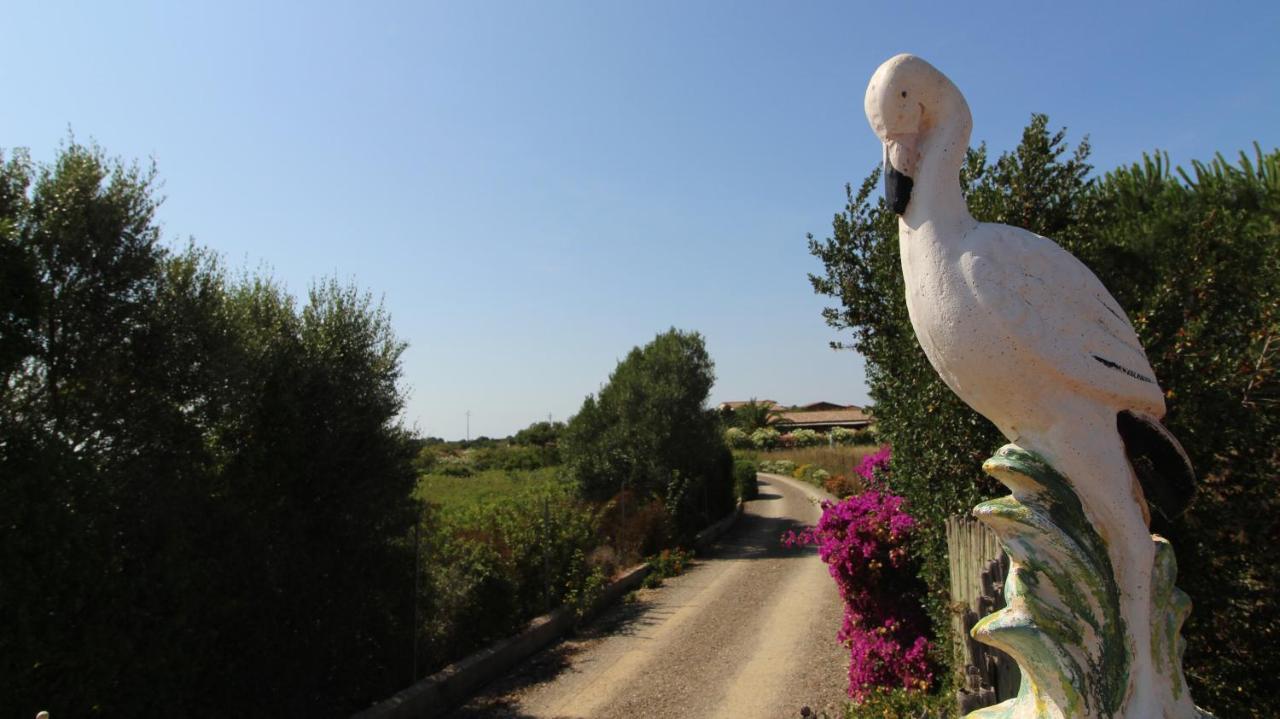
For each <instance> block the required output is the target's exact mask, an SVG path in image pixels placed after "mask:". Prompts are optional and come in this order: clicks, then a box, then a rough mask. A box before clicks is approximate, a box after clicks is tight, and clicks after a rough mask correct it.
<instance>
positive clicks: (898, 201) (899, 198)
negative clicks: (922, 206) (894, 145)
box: [884, 153, 915, 215]
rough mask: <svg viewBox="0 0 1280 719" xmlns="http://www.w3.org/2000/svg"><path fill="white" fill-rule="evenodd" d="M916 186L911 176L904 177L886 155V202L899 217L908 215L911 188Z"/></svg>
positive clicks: (886, 154)
mask: <svg viewBox="0 0 1280 719" xmlns="http://www.w3.org/2000/svg"><path fill="white" fill-rule="evenodd" d="M914 184H915V181H914V180H912V179H911V177H910V176H908V175H904V174H903V173H901V172H899V171H898V169H897V168H896V167H894V166H893V161H892V160H890V159H889V154H888V153H885V157H884V201H885V202H887V203H889V207H891V208H892V209H893V211H894V212H895V213H897V214H898V215H902V214H905V213H906V211H907V203H909V202H911V187H912V186H913V185H914Z"/></svg>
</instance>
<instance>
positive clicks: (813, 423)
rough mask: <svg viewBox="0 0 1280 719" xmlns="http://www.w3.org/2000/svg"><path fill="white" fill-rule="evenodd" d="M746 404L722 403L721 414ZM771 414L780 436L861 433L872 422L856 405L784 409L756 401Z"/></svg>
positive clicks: (819, 404)
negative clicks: (803, 431)
mask: <svg viewBox="0 0 1280 719" xmlns="http://www.w3.org/2000/svg"><path fill="white" fill-rule="evenodd" d="M745 404H747V402H738V401H734V402H721V403H720V405H719V409H720V411H721V412H732V411H734V410H736V409H738V408H739V407H742V406H743V405H745ZM756 404H763V405H766V406H768V407H770V408H771V409H773V410H774V416H775V417H776V418H777V419H776V424H775V425H774V426H776V427H777V428H778V430H779V431H781V432H789V431H791V430H793V429H812V430H814V431H817V432H827V431H829V430H831V429H834V428H836V427H844V428H845V429H864V428H866V427H868V426H870V425H871V423H872V422H874V421H875V420H874V419H873V418H872V417H871V415H870V414H868V413H867V411H866V410H864V409H863V408H861V407H859V406H857V405H856V404H836V403H835V402H812V403H810V404H806V405H799V406H794V407H783V406H782V405H780V404H778V403H777V402H774V401H773V400H771V399H761V400H756Z"/></svg>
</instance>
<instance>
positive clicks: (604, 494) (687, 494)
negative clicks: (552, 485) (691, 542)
mask: <svg viewBox="0 0 1280 719" xmlns="http://www.w3.org/2000/svg"><path fill="white" fill-rule="evenodd" d="M714 381H715V375H714V366H713V364H712V361H711V357H710V356H709V355H708V354H707V350H706V346H705V344H704V343H703V340H702V336H701V335H699V334H698V333H696V332H681V331H679V330H676V329H671V330H669V331H667V332H664V333H662V334H660V335H658V336H657V337H656V338H654V340H653V341H652V342H650V343H649V344H647V345H645V346H644V347H636V348H634V349H632V350H631V352H630V353H629V354H628V355H627V357H626V358H625V359H623V360H622V361H621V362H619V363H618V366H617V367H616V368H615V369H614V371H613V374H611V375H610V376H609V381H608V383H607V384H606V385H605V386H604V387H603V388H601V390H600V393H599V395H598V396H588V397H587V398H586V400H585V401H584V402H583V404H582V408H581V409H580V410H579V411H578V413H577V415H575V416H574V418H573V419H572V420H570V422H569V424H568V426H567V427H566V429H565V432H564V450H563V455H564V460H565V465H566V468H567V469H568V471H569V473H570V475H571V476H572V477H573V479H574V480H575V481H576V482H577V484H578V487H579V490H580V492H581V493H582V495H583V496H584V497H585V498H587V499H592V500H596V501H603V500H607V499H609V498H610V497H612V496H614V495H615V494H617V493H618V492H620V491H622V490H624V489H625V490H630V491H632V492H635V493H637V494H639V495H640V496H641V497H644V498H651V497H652V498H659V499H662V500H663V501H665V502H666V506H667V511H668V512H669V513H670V515H671V516H672V518H673V520H674V522H675V525H676V527H677V529H678V530H679V531H680V532H681V533H682V534H684V535H685V536H688V535H689V534H691V533H692V532H693V531H695V530H696V529H698V528H700V527H701V526H704V525H705V524H706V523H708V522H709V521H710V520H712V519H714V518H716V517H719V516H721V515H723V514H724V513H725V512H727V511H729V509H730V508H731V507H732V503H733V479H732V473H733V463H732V455H731V454H730V453H729V449H728V447H726V446H725V443H724V438H723V436H722V435H721V432H720V423H719V420H718V419H717V416H716V413H715V411H714V410H712V409H709V408H707V406H706V403H707V397H708V395H709V394H710V392H711V385H712V383H713V382H714Z"/></svg>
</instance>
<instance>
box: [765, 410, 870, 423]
mask: <svg viewBox="0 0 1280 719" xmlns="http://www.w3.org/2000/svg"><path fill="white" fill-rule="evenodd" d="M870 422H871V415H869V414H867V413H866V411H864V410H863V409H862V408H860V407H846V408H844V409H828V410H819V411H816V412H806V411H792V412H779V413H778V424H785V425H787V426H790V427H805V426H810V425H839V424H869V423H870Z"/></svg>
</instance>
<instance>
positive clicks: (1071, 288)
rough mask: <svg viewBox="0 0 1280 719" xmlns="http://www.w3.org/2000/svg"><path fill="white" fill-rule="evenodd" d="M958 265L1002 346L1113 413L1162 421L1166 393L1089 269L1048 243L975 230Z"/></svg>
mask: <svg viewBox="0 0 1280 719" xmlns="http://www.w3.org/2000/svg"><path fill="white" fill-rule="evenodd" d="M975 233H977V234H976V235H975V240H976V241H974V242H971V243H968V249H967V251H966V252H965V254H964V255H963V257H962V259H961V267H962V270H963V272H964V275H965V279H966V281H967V282H968V284H969V287H970V289H971V290H972V291H973V293H974V295H975V297H977V299H978V303H979V304H980V305H981V306H982V307H984V308H985V309H986V310H988V311H989V312H990V313H991V315H992V316H994V317H996V318H999V320H1000V321H1002V323H1003V325H1004V327H1003V329H1004V332H1003V333H1002V334H1004V335H1006V336H1007V337H1008V340H1009V341H1010V342H1011V343H1013V344H1014V345H1016V346H1017V347H1018V348H1019V349H1021V350H1022V351H1023V353H1024V356H1027V355H1029V359H1031V360H1032V361H1037V362H1039V363H1040V364H1041V365H1042V366H1044V367H1045V369H1048V370H1051V371H1054V372H1056V373H1058V374H1059V375H1060V376H1062V377H1063V378H1064V379H1066V380H1067V381H1069V382H1071V383H1073V384H1075V385H1077V387H1078V388H1079V389H1080V391H1082V392H1085V393H1088V394H1095V395H1096V394H1099V393H1101V394H1102V395H1103V396H1104V397H1106V398H1107V400H1108V401H1110V402H1114V403H1115V404H1116V409H1117V410H1121V409H1129V410H1136V411H1139V412H1144V413H1147V414H1149V415H1151V416H1152V417H1154V418H1157V419H1158V418H1160V417H1163V416H1164V410H1165V407H1164V394H1163V393H1162V392H1161V391H1160V386H1159V384H1157V383H1156V377H1155V372H1154V371H1152V369H1151V363H1150V362H1148V361H1147V355H1146V353H1145V352H1143V350H1142V345H1141V344H1140V343H1139V342H1138V336H1137V333H1136V332H1135V331H1134V329H1133V325H1132V324H1130V322H1129V319H1128V317H1126V316H1125V313H1124V310H1122V309H1120V306H1119V304H1118V303H1117V302H1116V301H1115V299H1114V298H1113V297H1112V296H1111V293H1109V292H1107V289H1106V288H1105V287H1103V286H1102V282H1100V281H1099V280H1098V278H1097V277H1096V276H1095V275H1094V274H1093V272H1091V271H1090V270H1089V268H1088V267H1085V265H1084V264H1083V263H1082V262H1080V260H1078V259H1076V258H1075V257H1074V256H1073V255H1071V253H1069V252H1067V251H1066V250H1064V249H1062V248H1061V247H1059V246H1058V245H1057V243H1055V242H1054V241H1053V240H1050V239H1048V238H1047V237H1041V236H1040V235H1037V234H1035V233H1033V232H1029V231H1027V230H1022V229H1019V228H1016V227H1009V226H1007V225H992V224H984V225H980V226H979V227H978V229H977V230H975Z"/></svg>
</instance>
